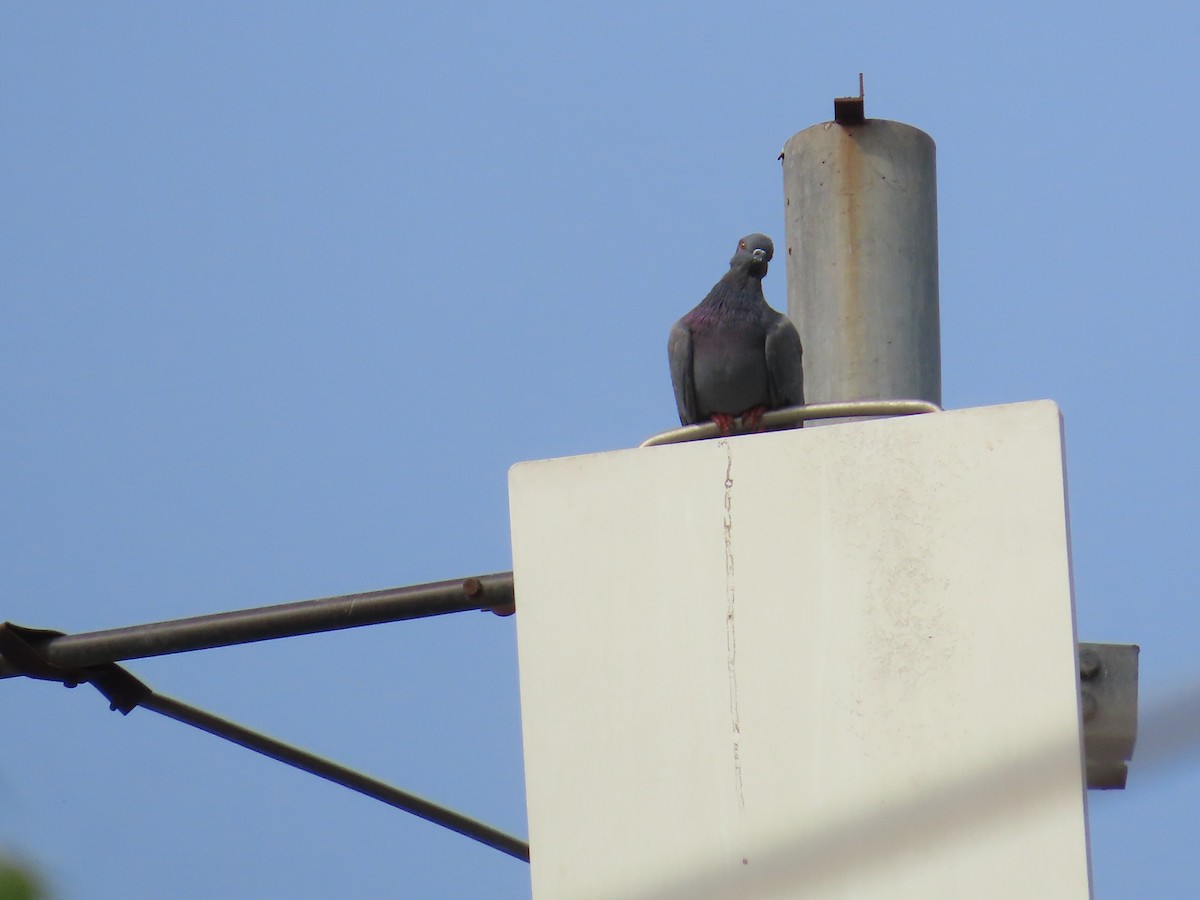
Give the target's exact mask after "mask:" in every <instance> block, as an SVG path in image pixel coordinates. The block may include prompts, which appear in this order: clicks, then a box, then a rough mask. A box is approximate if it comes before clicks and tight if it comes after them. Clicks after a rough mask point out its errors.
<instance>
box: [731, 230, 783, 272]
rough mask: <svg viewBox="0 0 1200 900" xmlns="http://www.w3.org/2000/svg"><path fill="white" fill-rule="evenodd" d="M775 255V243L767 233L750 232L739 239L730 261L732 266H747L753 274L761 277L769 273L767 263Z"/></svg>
mask: <svg viewBox="0 0 1200 900" xmlns="http://www.w3.org/2000/svg"><path fill="white" fill-rule="evenodd" d="M774 255H775V245H774V244H773V243H771V239H770V238H769V237H767V236H766V235H765V234H748V235H746V236H745V237H744V238H742V239H741V240H740V241H738V245H737V250H736V251H735V252H734V254H733V259H731V260H730V261H729V266H730V268H738V267H742V268H745V269H746V270H747V271H748V272H750V274H751V275H756V276H758V277H759V278H762V276H764V275H766V274H767V263H769V262H770V261H771V257H772V256H774Z"/></svg>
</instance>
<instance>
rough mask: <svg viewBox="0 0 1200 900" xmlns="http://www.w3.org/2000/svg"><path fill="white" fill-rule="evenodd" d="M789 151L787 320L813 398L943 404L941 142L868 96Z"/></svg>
mask: <svg viewBox="0 0 1200 900" xmlns="http://www.w3.org/2000/svg"><path fill="white" fill-rule="evenodd" d="M834 111H835V119H834V121H832V122H825V123H822V124H820V125H813V126H812V127H811V128H806V129H805V130H804V131H801V132H800V133H799V134H796V135H793V136H792V138H791V139H790V140H788V142H787V144H786V145H785V146H784V150H783V155H782V159H783V182H784V196H785V203H786V208H785V216H786V220H787V235H786V244H787V249H786V259H787V273H788V315H789V316H790V317H791V319H792V321H793V322H795V323H796V327H797V328H798V329H799V331H800V337H801V339H802V340H803V342H804V382H805V400H806V402H808V403H836V402H842V401H847V400H926V401H929V402H931V403H936V404H938V405H939V406H940V405H941V402H942V374H941V337H940V326H939V316H938V251H937V182H936V175H935V150H934V143H933V139H932V138H930V137H929V135H927V134H925V133H924V132H923V131H920V130H918V129H916V128H913V127H912V126H910V125H904V124H902V123H900V122H889V121H886V120H883V119H866V118H864V116H863V104H862V97H861V94H860V96H859V97H857V98H843V99H840V100H838V101H835V104H834Z"/></svg>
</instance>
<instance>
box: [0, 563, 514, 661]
mask: <svg viewBox="0 0 1200 900" xmlns="http://www.w3.org/2000/svg"><path fill="white" fill-rule="evenodd" d="M513 607H514V599H513V580H512V572H497V573H496V574H494V575H480V576H478V577H474V578H467V579H465V580H456V581H438V582H434V583H432V584H417V585H411V586H409V587H400V588H390V589H388V590H382V591H369V592H367V593H364V594H346V595H344V596H340V597H326V598H324V599H321V600H303V601H300V602H299V603H283V604H280V605H278V606H260V607H258V608H256V609H240V610H235V611H233V612H223V613H215V614H213V615H207V616H195V617H193V618H190V619H174V620H172V621H169V622H152V623H150V624H148V625H133V626H130V627H128V628H113V629H111V630H108V631H93V632H89V633H86V634H67V635H62V636H60V637H52V638H49V639H48V640H46V641H45V643H44V644H42V645H41V646H40V647H39V648H38V649H39V651H40V652H41V654H42V655H43V656H44V657H45V658H46V660H48V661H49V662H51V663H54V664H55V665H59V666H66V667H70V668H80V667H84V666H94V665H99V664H101V663H109V662H116V661H118V660H122V659H142V658H144V657H147V656H163V655H166V654H169V653H183V652H186V651H188V650H207V649H209V648H211V647H227V646H229V645H231V644H248V643H251V642H253V641H266V640H271V639H273V638H281V637H294V636H296V635H301V634H315V633H317V632H321V631H338V630H340V629H343V628H355V627H358V626H360V625H378V624H380V623H382V622H400V621H403V620H405V619H419V618H423V617H425V616H438V615H443V614H445V613H452V612H464V611H467V610H480V609H483V610H492V611H493V612H495V613H497V614H500V615H505V614H508V613H511V612H512V610H513ZM20 674H21V673H20V672H19V671H18V670H17V669H16V668H15V667H14V666H12V665H11V664H10V663H9V662H8V661H7V660H5V659H3V658H0V678H12V677H14V676H16V675H20Z"/></svg>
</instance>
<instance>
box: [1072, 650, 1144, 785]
mask: <svg viewBox="0 0 1200 900" xmlns="http://www.w3.org/2000/svg"><path fill="white" fill-rule="evenodd" d="M1139 649H1140V648H1139V647H1138V646H1137V645H1136V644H1084V643H1081V644H1080V645H1079V701H1080V709H1081V710H1082V713H1083V750H1084V757H1085V759H1086V761H1087V786H1088V788H1090V789H1092V790H1112V789H1121V788H1124V787H1125V780H1126V778H1127V777H1128V775H1129V760H1131V759H1132V758H1133V745H1134V742H1135V741H1136V740H1137V683H1138V651H1139Z"/></svg>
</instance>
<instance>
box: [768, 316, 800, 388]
mask: <svg viewBox="0 0 1200 900" xmlns="http://www.w3.org/2000/svg"><path fill="white" fill-rule="evenodd" d="M771 312H773V313H775V318H774V320H773V321H771V322H770V323H768V325H767V382H768V388H769V390H770V398H771V403H770V406H771V408H772V409H779V408H780V407H783V406H800V405H801V404H802V403H804V366H803V358H804V351H803V349H802V348H801V346H800V333H799V332H798V331H796V326H795V325H793V324H792V320H791V319H789V318H788V317H787V316H785V315H783V314H782V313H778V312H775V310H771Z"/></svg>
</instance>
